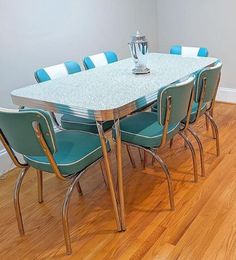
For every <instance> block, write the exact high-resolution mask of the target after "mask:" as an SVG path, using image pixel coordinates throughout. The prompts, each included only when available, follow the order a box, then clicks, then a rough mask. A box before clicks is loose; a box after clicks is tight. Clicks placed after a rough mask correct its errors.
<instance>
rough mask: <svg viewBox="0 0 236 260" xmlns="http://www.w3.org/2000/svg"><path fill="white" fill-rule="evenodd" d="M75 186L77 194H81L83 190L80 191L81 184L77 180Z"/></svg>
mask: <svg viewBox="0 0 236 260" xmlns="http://www.w3.org/2000/svg"><path fill="white" fill-rule="evenodd" d="M76 188H77V191H78V193H79V195H81V196H82V195H83V191H82V188H81V186H80V183H79V181H78V182H77V184H76Z"/></svg>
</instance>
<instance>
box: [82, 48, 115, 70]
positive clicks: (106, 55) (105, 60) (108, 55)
mask: <svg viewBox="0 0 236 260" xmlns="http://www.w3.org/2000/svg"><path fill="white" fill-rule="evenodd" d="M116 61H118V57H117V55H116V53H115V52H112V51H106V52H103V53H99V54H95V55H91V56H87V57H84V60H83V63H84V67H85V69H86V70H90V69H94V68H97V67H100V66H104V65H107V64H110V63H113V62H116Z"/></svg>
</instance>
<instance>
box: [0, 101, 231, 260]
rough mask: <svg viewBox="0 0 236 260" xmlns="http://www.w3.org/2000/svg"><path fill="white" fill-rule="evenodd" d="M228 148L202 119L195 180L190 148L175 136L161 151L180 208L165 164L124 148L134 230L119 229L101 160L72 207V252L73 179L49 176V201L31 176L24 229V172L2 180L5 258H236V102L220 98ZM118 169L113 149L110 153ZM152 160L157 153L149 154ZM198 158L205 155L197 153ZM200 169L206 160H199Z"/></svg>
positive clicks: (0, 232)
mask: <svg viewBox="0 0 236 260" xmlns="http://www.w3.org/2000/svg"><path fill="white" fill-rule="evenodd" d="M215 118H216V121H217V123H218V125H219V128H220V145H221V155H220V157H216V155H215V142H214V140H213V139H212V138H211V132H210V131H209V132H207V131H206V130H205V121H204V120H201V121H200V122H199V124H198V125H196V126H195V127H194V128H195V130H196V131H197V132H201V133H202V135H201V140H202V141H203V144H204V149H205V165H206V174H207V176H206V177H205V178H199V182H198V183H193V181H192V180H193V175H192V172H193V170H192V161H191V156H190V152H189V151H188V150H186V149H185V148H184V146H183V143H182V140H180V139H179V138H176V140H175V143H174V146H173V148H172V149H170V148H169V147H168V145H167V146H166V147H164V148H163V149H161V150H160V151H159V155H160V156H161V157H162V158H163V160H164V161H165V162H166V163H167V164H168V166H169V169H170V171H171V172H172V174H173V180H174V181H173V184H174V193H175V203H176V210H175V211H174V212H171V211H170V210H169V203H168V194H167V184H166V181H165V176H164V174H163V173H162V171H161V169H160V167H159V166H158V165H157V164H155V166H154V167H152V166H151V163H149V164H148V166H147V168H146V169H145V170H143V169H142V167H141V165H140V162H139V157H138V153H137V152H136V151H135V149H133V150H132V151H133V154H134V156H135V161H136V164H137V168H136V169H133V168H132V167H131V165H130V163H129V161H128V158H127V154H126V152H125V149H124V154H123V158H124V165H123V166H124V183H125V205H126V220H127V231H126V232H121V233H118V232H116V225H115V220H114V215H113V211H112V208H111V200H110V196H109V192H108V191H107V189H106V187H105V185H104V183H103V179H102V175H101V172H100V169H99V166H95V167H94V168H93V169H91V170H90V171H89V172H88V173H87V174H86V175H84V176H83V177H82V179H81V186H82V189H83V191H84V195H83V196H82V197H79V195H78V194H77V192H74V194H73V198H72V201H71V207H70V228H71V237H72V249H73V254H72V255H71V256H70V257H68V256H66V255H65V246H64V238H63V233H62V225H61V205H62V201H63V198H64V195H65V192H66V188H67V184H66V183H64V182H61V181H59V180H57V179H56V178H55V176H53V175H50V174H45V175H44V176H45V177H44V203H43V204H38V203H37V185H36V175H35V172H34V171H33V170H31V171H30V172H29V173H28V175H27V176H26V178H25V180H24V183H23V186H22V193H21V202H22V203H21V205H22V214H23V220H24V225H25V231H26V235H25V236H24V237H20V236H19V234H18V230H17V225H16V219H15V214H14V208H13V202H12V191H13V187H14V183H15V180H16V177H17V174H18V170H13V171H11V172H10V173H9V174H7V175H6V176H4V177H3V178H1V180H0V259H50V258H55V259H68V258H70V259H192V260H193V259H227V260H228V259H236V138H235V135H236V105H231V104H222V103H217V105H216V109H215ZM111 161H112V164H113V172H115V170H116V169H115V166H114V165H115V164H114V154H112V155H111ZM149 161H150V158H149ZM198 162H199V157H198ZM198 166H199V167H198V169H199V174H200V163H198Z"/></svg>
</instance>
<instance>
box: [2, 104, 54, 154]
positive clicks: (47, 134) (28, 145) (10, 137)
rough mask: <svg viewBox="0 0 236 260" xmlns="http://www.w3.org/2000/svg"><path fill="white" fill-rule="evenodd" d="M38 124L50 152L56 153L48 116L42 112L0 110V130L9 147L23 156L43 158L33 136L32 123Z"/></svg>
mask: <svg viewBox="0 0 236 260" xmlns="http://www.w3.org/2000/svg"><path fill="white" fill-rule="evenodd" d="M34 122H38V123H39V125H40V129H41V132H42V134H43V136H44V139H45V141H46V143H47V145H48V147H49V149H50V151H51V153H52V154H53V153H55V152H56V151H57V147H56V142H55V134H54V129H53V125H52V122H51V119H50V116H49V114H48V113H47V112H44V111H42V110H27V109H26V110H22V111H18V110H16V111H15V112H12V110H8V109H3V108H0V129H1V132H2V134H3V135H4V137H5V138H6V139H7V141H8V143H9V145H10V147H11V148H12V149H14V150H15V151H16V152H18V153H20V154H23V155H31V156H45V152H44V151H43V149H42V147H41V145H40V144H39V142H38V139H37V136H36V134H35V131H34V128H33V123H34Z"/></svg>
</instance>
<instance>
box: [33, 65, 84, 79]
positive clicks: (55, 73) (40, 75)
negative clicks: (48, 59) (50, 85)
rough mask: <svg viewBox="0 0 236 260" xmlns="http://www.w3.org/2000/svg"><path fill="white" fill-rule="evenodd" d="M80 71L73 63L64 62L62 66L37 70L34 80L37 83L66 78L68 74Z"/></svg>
mask: <svg viewBox="0 0 236 260" xmlns="http://www.w3.org/2000/svg"><path fill="white" fill-rule="evenodd" d="M80 71H81V67H80V65H79V64H78V63H76V62H74V61H66V62H64V63H62V64H58V65H54V66H50V67H45V68H42V69H38V70H37V71H36V72H35V79H36V80H37V82H38V83H41V82H44V81H48V80H51V79H57V78H62V77H66V76H67V75H69V74H74V73H77V72H80Z"/></svg>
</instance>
